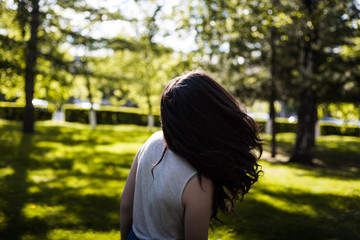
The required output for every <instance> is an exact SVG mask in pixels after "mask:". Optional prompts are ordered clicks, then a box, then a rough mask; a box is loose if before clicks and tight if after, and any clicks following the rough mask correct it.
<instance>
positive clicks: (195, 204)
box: [182, 175, 214, 240]
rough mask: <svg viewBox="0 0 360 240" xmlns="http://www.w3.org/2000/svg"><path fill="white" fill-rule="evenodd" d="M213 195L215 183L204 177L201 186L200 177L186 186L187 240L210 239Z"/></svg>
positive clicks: (184, 193)
mask: <svg viewBox="0 0 360 240" xmlns="http://www.w3.org/2000/svg"><path fill="white" fill-rule="evenodd" d="M213 193H214V186H213V182H212V181H211V180H210V179H209V178H207V177H204V176H202V177H201V184H200V182H199V179H198V175H195V177H193V178H192V179H190V181H189V182H188V184H187V185H186V187H185V189H184V192H183V196H182V201H183V205H184V208H185V217H184V221H185V222H184V226H185V239H186V240H193V239H194V240H195V239H196V240H202V239H207V238H208V231H209V224H210V218H211V213H212V203H213Z"/></svg>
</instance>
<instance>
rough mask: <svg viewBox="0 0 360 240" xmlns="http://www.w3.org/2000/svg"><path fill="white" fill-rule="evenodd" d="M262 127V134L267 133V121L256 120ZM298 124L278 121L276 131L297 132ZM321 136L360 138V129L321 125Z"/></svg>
mask: <svg viewBox="0 0 360 240" xmlns="http://www.w3.org/2000/svg"><path fill="white" fill-rule="evenodd" d="M256 121H257V122H258V123H259V125H260V127H261V132H265V127H266V121H264V120H256ZM296 127H297V124H296V123H289V122H287V121H286V120H283V119H276V131H277V133H282V132H296ZM320 135H322V136H326V135H342V136H355V137H360V127H356V126H337V125H332V124H323V123H321V124H320Z"/></svg>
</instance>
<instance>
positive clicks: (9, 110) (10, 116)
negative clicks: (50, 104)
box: [0, 103, 52, 121]
mask: <svg viewBox="0 0 360 240" xmlns="http://www.w3.org/2000/svg"><path fill="white" fill-rule="evenodd" d="M24 112H25V107H23V106H16V105H13V104H11V105H10V104H5V103H1V105H0V118H2V119H6V120H15V121H21V120H22V119H23V117H24ZM51 117H52V112H50V111H49V110H48V109H47V108H37V107H35V112H34V118H35V120H36V121H42V120H50V119H51Z"/></svg>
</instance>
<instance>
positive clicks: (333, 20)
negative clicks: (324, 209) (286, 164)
mask: <svg viewBox="0 0 360 240" xmlns="http://www.w3.org/2000/svg"><path fill="white" fill-rule="evenodd" d="M300 7H301V8H300V9H301V11H300V12H301V13H302V14H303V17H302V18H300V21H299V23H298V24H299V25H298V26H299V29H300V31H299V36H298V39H299V46H300V48H299V49H300V52H299V55H298V56H299V59H298V61H299V70H298V72H299V82H300V83H301V84H299V85H298V86H299V88H298V89H299V90H298V94H297V96H298V98H299V99H298V102H299V107H298V119H299V120H298V127H297V135H296V143H295V148H294V151H293V154H292V156H291V159H290V161H293V162H301V163H306V164H310V163H312V155H311V149H312V147H314V146H315V124H316V121H317V104H318V103H319V102H322V101H324V100H325V99H331V98H334V97H335V99H337V100H338V101H339V100H341V98H342V89H344V87H345V86H346V84H347V83H348V82H349V81H352V80H351V77H350V76H346V72H347V71H349V69H350V68H349V66H350V64H349V61H346V60H345V59H343V58H342V57H341V56H340V55H339V54H338V50H337V49H339V48H342V47H344V46H347V45H351V41H352V39H353V38H354V37H356V36H358V34H359V33H358V32H359V31H358V28H359V26H358V24H357V26H356V24H355V25H354V20H355V21H358V19H359V16H360V15H359V13H360V12H359V8H358V6H357V5H356V3H355V2H354V1H331V2H327V1H316V0H306V1H302V3H301V5H300ZM334 62H336V64H334ZM343 74H344V75H345V76H344V77H339V76H341V75H343Z"/></svg>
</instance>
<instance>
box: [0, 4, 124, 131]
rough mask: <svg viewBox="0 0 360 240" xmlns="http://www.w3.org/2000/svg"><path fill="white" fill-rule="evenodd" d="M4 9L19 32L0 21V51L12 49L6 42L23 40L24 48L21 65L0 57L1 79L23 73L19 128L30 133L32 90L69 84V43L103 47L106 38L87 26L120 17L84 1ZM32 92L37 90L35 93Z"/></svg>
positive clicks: (88, 46)
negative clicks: (2, 30)
mask: <svg viewBox="0 0 360 240" xmlns="http://www.w3.org/2000/svg"><path fill="white" fill-rule="evenodd" d="M6 10H9V11H10V13H9V15H11V14H12V13H14V12H15V14H13V16H12V17H13V20H14V22H15V23H17V25H15V27H16V26H18V31H20V32H21V34H17V35H14V34H12V33H13V32H16V30H14V29H13V28H14V25H10V24H8V25H6V24H2V25H3V26H4V25H6V27H7V28H6V29H5V34H1V33H0V34H1V38H0V43H1V46H2V51H5V52H7V54H9V53H10V52H12V51H13V50H11V48H10V47H8V45H10V44H13V45H22V42H26V47H25V46H24V47H22V48H21V49H20V50H22V52H23V54H22V56H20V58H24V60H23V62H24V66H22V64H16V61H11V59H10V58H8V59H0V62H1V64H0V67H2V68H6V69H8V71H7V72H5V75H4V76H1V78H2V79H3V78H8V77H9V75H10V76H11V75H14V73H15V72H17V74H18V76H19V77H20V78H21V77H22V76H23V75H24V79H25V82H26V84H25V93H26V94H25V95H26V97H25V99H26V106H25V116H24V125H23V130H24V132H33V131H34V117H33V114H34V108H33V106H32V99H33V97H34V89H38V88H42V89H44V91H39V92H40V95H44V93H43V92H45V95H46V96H47V97H49V94H50V93H58V92H59V91H50V90H51V88H50V87H51V86H56V85H57V86H59V85H60V86H61V87H62V88H65V87H66V86H70V85H71V80H69V79H71V77H70V76H71V65H72V62H73V60H72V59H69V58H71V57H69V54H68V53H67V51H68V50H69V48H70V46H73V47H76V46H79V45H82V46H85V47H86V48H87V49H89V50H94V49H99V48H104V47H106V45H107V44H108V43H109V42H110V41H109V40H108V39H104V38H100V39H96V38H95V37H92V36H91V34H90V33H91V26H92V25H93V24H94V23H96V22H99V21H103V20H113V19H116V20H118V19H124V18H123V17H122V15H121V14H120V13H119V12H115V13H112V12H109V11H108V10H107V9H106V8H105V7H96V9H95V8H94V7H91V6H90V5H89V4H88V3H87V2H86V1H85V0H80V1H57V2H56V4H54V2H53V1H41V5H39V1H35V0H31V1H30V0H17V1H14V3H13V4H9V5H8V6H6ZM69 13H71V14H69ZM73 15H78V17H79V16H80V17H81V18H82V19H83V20H82V21H79V22H76V23H74V21H72V17H73ZM28 29H30V32H28ZM84 29H85V30H84ZM86 30H89V31H86ZM89 32H90V33H89ZM18 35H20V37H19V36H18ZM66 44H67V45H66ZM15 56H16V55H15ZM19 62H20V63H21V62H22V61H19ZM38 62H40V63H41V64H38ZM44 66H46V67H44ZM35 80H36V81H35ZM53 82H59V84H50V83H53ZM64 83H65V84H64ZM49 86H50V87H49ZM5 91H6V90H5ZM7 92H8V91H7ZM60 92H61V91H60ZM65 92H66V91H65ZM63 93H64V91H63ZM35 94H39V93H36V92H35ZM50 98H52V99H53V100H60V101H62V102H63V101H64V100H65V98H64V97H52V96H50Z"/></svg>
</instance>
